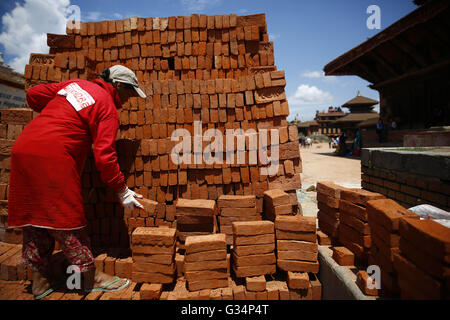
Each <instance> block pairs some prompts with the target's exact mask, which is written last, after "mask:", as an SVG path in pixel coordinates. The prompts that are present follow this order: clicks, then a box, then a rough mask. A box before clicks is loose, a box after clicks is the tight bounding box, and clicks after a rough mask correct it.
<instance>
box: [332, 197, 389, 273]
mask: <svg viewBox="0 0 450 320" xmlns="http://www.w3.org/2000/svg"><path fill="white" fill-rule="evenodd" d="M382 198H384V196H383V195H382V194H379V193H374V192H370V191H366V190H363V189H347V190H341V192H340V200H339V232H338V239H339V242H340V243H341V244H342V245H344V246H345V247H346V248H347V249H349V250H350V251H351V252H353V254H354V255H355V263H356V264H360V265H361V266H365V265H366V264H367V261H368V257H369V250H370V247H371V236H370V234H371V232H370V227H369V223H368V217H367V212H366V205H367V201H369V200H376V199H382Z"/></svg>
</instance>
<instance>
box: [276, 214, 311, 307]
mask: <svg viewBox="0 0 450 320" xmlns="http://www.w3.org/2000/svg"><path fill="white" fill-rule="evenodd" d="M316 230H317V227H316V218H315V217H304V216H300V215H296V216H278V217H276V219H275V234H276V240H277V266H278V268H279V269H281V270H283V271H286V272H287V283H288V287H289V289H290V290H291V291H292V290H294V291H295V292H296V293H297V294H299V295H300V296H303V297H308V298H311V299H312V291H311V290H312V286H311V283H310V276H309V273H312V274H317V273H318V272H319V262H318V260H317V254H318V244H317V234H316Z"/></svg>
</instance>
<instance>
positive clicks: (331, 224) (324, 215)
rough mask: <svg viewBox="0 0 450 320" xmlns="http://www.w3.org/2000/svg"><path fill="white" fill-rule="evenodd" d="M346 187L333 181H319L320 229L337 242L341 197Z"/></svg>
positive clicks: (332, 240) (318, 216)
mask: <svg viewBox="0 0 450 320" xmlns="http://www.w3.org/2000/svg"><path fill="white" fill-rule="evenodd" d="M344 189H345V188H343V187H341V186H339V185H337V184H335V183H333V182H331V181H318V182H317V208H318V209H319V211H318V212H317V220H318V225H319V228H320V231H321V232H323V233H325V234H326V235H328V236H329V237H330V239H331V242H333V243H336V242H337V238H338V230H339V199H340V198H341V190H344Z"/></svg>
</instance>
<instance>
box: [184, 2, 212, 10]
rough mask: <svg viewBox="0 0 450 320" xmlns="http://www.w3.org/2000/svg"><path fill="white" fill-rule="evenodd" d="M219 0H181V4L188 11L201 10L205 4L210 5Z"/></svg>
mask: <svg viewBox="0 0 450 320" xmlns="http://www.w3.org/2000/svg"><path fill="white" fill-rule="evenodd" d="M220 1H221V0H181V4H182V5H183V6H185V7H186V8H187V9H188V10H189V11H202V10H204V9H205V8H206V7H207V6H208V7H212V6H215V5H217V4H219V3H220Z"/></svg>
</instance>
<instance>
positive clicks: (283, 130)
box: [0, 14, 302, 248]
mask: <svg viewBox="0 0 450 320" xmlns="http://www.w3.org/2000/svg"><path fill="white" fill-rule="evenodd" d="M47 43H48V45H49V47H50V52H49V54H32V55H31V56H30V62H29V64H28V65H27V66H26V68H25V78H26V82H27V84H26V87H27V88H29V87H31V86H33V85H36V84H39V83H49V82H58V81H63V80H67V79H71V78H77V77H79V78H82V79H88V80H89V79H93V78H95V77H97V75H98V74H99V73H100V72H101V71H102V70H103V69H104V68H105V67H110V66H112V65H115V64H122V65H125V66H127V67H129V68H130V69H132V70H133V71H134V72H135V73H136V74H137V77H138V79H139V81H140V83H142V87H143V89H144V91H145V92H146V94H147V96H148V97H147V98H146V99H140V98H132V99H130V100H129V102H128V103H126V104H124V106H123V108H122V109H121V110H120V111H119V114H120V132H119V134H118V138H119V140H117V143H116V146H117V150H118V156H119V163H120V166H121V170H122V171H123V172H124V174H125V175H126V182H127V185H128V186H129V187H130V188H132V189H133V190H135V191H137V192H139V193H141V194H143V195H144V197H145V198H148V199H150V200H154V201H157V202H158V204H159V205H158V207H157V210H156V214H155V215H154V216H148V217H141V216H133V213H132V212H131V211H128V210H125V212H124V210H123V209H122V207H121V206H120V205H119V203H118V201H117V199H116V197H115V195H114V193H113V192H112V190H110V189H109V188H107V187H106V186H105V184H104V183H103V182H102V181H101V180H100V178H99V173H98V171H97V170H96V168H95V164H94V161H93V156H92V153H91V154H90V155H89V158H88V161H87V162H86V165H85V168H84V171H83V175H82V186H83V196H84V200H85V209H86V215H87V217H88V221H89V225H88V227H89V234H90V236H91V239H92V243H93V245H94V246H96V247H99V248H100V247H105V248H108V247H125V248H127V247H129V242H130V241H129V236H130V234H131V232H132V231H133V230H134V229H135V228H137V227H143V226H147V227H151V226H161V225H166V226H169V227H175V221H176V217H175V214H174V213H175V207H174V201H176V200H177V199H178V198H184V199H209V200H217V199H218V197H219V196H220V195H223V194H225V195H255V196H256V204H257V205H256V207H257V213H262V211H263V193H264V191H266V190H268V189H274V188H279V189H282V190H284V191H286V192H288V193H289V194H291V195H292V197H293V198H294V197H295V189H298V188H300V187H301V182H300V175H299V174H300V172H301V170H302V166H301V159H300V154H299V148H298V141H297V130H296V128H295V127H292V128H290V127H288V123H287V121H286V116H287V115H288V114H289V108H288V103H287V100H286V95H285V92H284V87H285V84H286V81H285V75H284V71H278V70H276V66H275V61H274V52H273V43H272V42H270V41H269V40H268V33H267V26H266V21H265V15H263V14H260V15H251V16H236V15H217V16H206V15H195V14H194V15H191V16H185V17H182V16H179V17H169V18H135V17H132V18H127V19H124V20H117V21H102V22H89V23H80V29H70V28H67V34H66V35H56V34H48V35H47ZM22 113H23V114H21V115H20V116H11V117H8V116H4V114H5V112H4V111H2V122H1V124H2V127H1V129H2V130H0V133H1V134H2V136H1V137H0V138H1V139H2V140H1V141H0V145H1V147H0V151H1V152H2V153H1V156H2V158H3V159H5V160H4V161H3V164H2V171H1V175H2V176H1V182H2V183H4V184H8V170H9V167H8V159H9V158H8V157H9V150H10V147H11V146H12V144H13V142H14V139H15V138H16V137H17V134H18V132H19V131H20V128H19V127H14V128H13V127H12V126H14V125H16V124H15V123H14V124H13V121H17V120H16V119H21V120H20V121H21V122H20V124H17V125H20V126H23V125H26V124H27V123H28V122H29V121H30V120H31V115H33V113H32V112H31V111H30V110H23V111H22ZM34 116H36V114H34ZM195 121H202V128H201V129H200V130H199V131H198V132H194V129H195V126H194V122H195ZM6 127H8V128H6ZM5 128H6V129H5ZM181 128H182V129H186V130H187V131H188V132H190V133H191V135H192V136H194V134H202V133H204V132H205V131H206V130H207V129H217V130H219V131H220V132H221V133H222V134H224V135H225V130H227V129H243V130H245V131H247V130H250V129H253V130H255V131H254V132H253V133H254V134H253V135H251V137H248V138H247V141H245V143H244V144H242V143H241V144H239V143H238V142H239V141H236V143H235V144H234V146H233V147H228V149H227V148H224V154H223V159H224V160H225V159H226V156H227V154H228V155H229V154H230V153H234V155H233V157H234V159H235V161H234V164H206V163H205V161H202V163H200V164H195V163H194V159H192V164H180V165H176V164H175V163H174V162H173V161H171V158H170V152H171V150H172V148H173V147H174V146H175V144H176V143H177V142H175V141H171V140H170V137H171V135H172V133H173V132H174V130H175V129H181ZM261 129H268V130H270V129H279V142H278V146H279V154H280V162H279V163H280V165H279V170H278V171H277V172H275V173H273V174H272V175H271V176H269V175H264V172H262V171H261V170H260V169H262V168H265V167H268V166H269V165H270V164H267V163H261V160H260V159H259V157H257V163H255V164H253V163H250V162H249V156H250V154H252V153H251V151H254V150H249V148H254V147H251V145H250V144H249V140H250V138H252V139H253V138H256V141H258V138H259V136H260V131H259V130H261ZM5 130H6V131H5ZM268 133H270V131H269V132H268ZM270 137H271V135H270V134H269V135H268V139H269V138H270ZM192 140H194V139H192ZM224 140H225V139H224ZM210 143H211V141H202V142H201V143H200V145H199V147H200V148H201V149H200V150H202V151H203V150H204V149H205V147H207V146H208V145H209V144H210ZM191 147H192V150H194V143H193V142H192V143H191ZM270 151H271V150H270V148H269V150H268V153H269V154H270ZM244 153H247V154H249V156H246V157H245V161H243V163H239V164H237V158H238V156H240V155H242V154H244ZM196 156H198V154H197V155H196Z"/></svg>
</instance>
